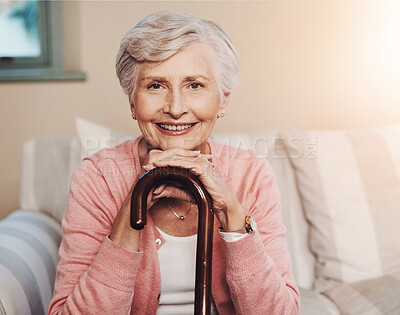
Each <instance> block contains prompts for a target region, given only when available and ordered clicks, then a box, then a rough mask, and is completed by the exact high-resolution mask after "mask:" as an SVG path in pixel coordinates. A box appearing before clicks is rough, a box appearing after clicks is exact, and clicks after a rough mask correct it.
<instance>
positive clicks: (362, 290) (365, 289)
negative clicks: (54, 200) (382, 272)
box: [322, 272, 400, 315]
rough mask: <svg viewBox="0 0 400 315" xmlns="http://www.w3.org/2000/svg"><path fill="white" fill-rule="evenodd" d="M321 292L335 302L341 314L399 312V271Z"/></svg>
mask: <svg viewBox="0 0 400 315" xmlns="http://www.w3.org/2000/svg"><path fill="white" fill-rule="evenodd" d="M322 294H323V295H325V296H327V297H328V298H329V299H331V300H332V301H334V302H335V303H336V305H337V307H338V308H339V309H340V311H341V314H354V315H359V314H370V315H389V314H393V315H395V314H400V272H397V273H394V274H391V275H386V276H383V277H379V278H377V279H371V280H364V281H360V282H356V283H352V284H342V285H340V286H337V287H334V288H331V289H329V290H327V291H325V292H322Z"/></svg>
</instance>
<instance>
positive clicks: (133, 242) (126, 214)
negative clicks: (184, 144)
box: [110, 149, 200, 251]
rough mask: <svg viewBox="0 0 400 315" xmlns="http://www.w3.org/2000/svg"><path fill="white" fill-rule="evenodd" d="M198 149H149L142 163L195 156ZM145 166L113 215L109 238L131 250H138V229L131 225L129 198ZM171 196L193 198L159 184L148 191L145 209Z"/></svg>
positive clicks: (145, 169) (186, 199)
mask: <svg viewBox="0 0 400 315" xmlns="http://www.w3.org/2000/svg"><path fill="white" fill-rule="evenodd" d="M199 155H200V152H199V151H187V150H182V149H173V150H168V151H161V150H151V151H150V152H149V153H148V154H147V157H146V159H145V161H144V163H142V165H153V164H154V163H155V162H156V161H158V160H162V159H169V158H171V157H174V156H187V157H196V156H199ZM148 170H149V169H148V168H146V167H142V169H141V170H140V172H139V174H138V176H137V178H136V180H135V183H134V184H133V185H132V187H131V190H130V191H129V193H128V195H127V196H126V198H125V200H124V202H123V204H122V206H121V208H120V210H119V211H118V214H117V216H116V217H115V220H114V223H113V226H112V229H111V233H110V239H111V240H112V241H113V242H114V243H116V244H118V245H119V246H121V247H124V248H126V249H128V250H131V251H138V250H139V241H140V231H137V230H134V229H132V227H131V221H130V220H131V199H132V192H133V189H134V187H135V185H136V183H137V181H138V180H139V178H140V177H141V176H142V175H143V174H144V173H146V172H147V171H148ZM163 197H171V198H177V199H182V200H185V201H189V202H193V198H192V196H191V195H190V194H188V193H187V192H186V191H185V190H182V189H179V188H178V187H173V186H165V185H160V186H159V187H157V188H155V189H154V188H153V189H152V190H151V191H150V193H149V198H148V200H147V209H150V208H151V207H152V206H153V205H154V204H155V203H156V202H157V201H158V200H159V199H160V198H163Z"/></svg>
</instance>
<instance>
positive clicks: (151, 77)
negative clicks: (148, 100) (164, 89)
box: [140, 76, 168, 82]
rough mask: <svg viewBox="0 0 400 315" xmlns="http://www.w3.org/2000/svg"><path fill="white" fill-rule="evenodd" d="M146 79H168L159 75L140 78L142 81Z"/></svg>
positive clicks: (162, 80) (161, 80)
mask: <svg viewBox="0 0 400 315" xmlns="http://www.w3.org/2000/svg"><path fill="white" fill-rule="evenodd" d="M145 80H152V81H160V82H165V81H168V80H167V78H164V77H157V76H149V77H143V78H141V79H140V81H145Z"/></svg>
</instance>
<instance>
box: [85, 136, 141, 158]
mask: <svg viewBox="0 0 400 315" xmlns="http://www.w3.org/2000/svg"><path fill="white" fill-rule="evenodd" d="M140 139H141V136H139V137H135V138H133V139H129V140H126V141H124V142H122V143H119V144H117V145H115V146H112V147H107V148H103V149H100V150H99V151H97V152H96V153H94V154H92V155H90V156H88V157H87V158H85V160H90V161H92V162H93V163H94V164H96V165H101V164H109V163H111V164H120V163H122V164H123V163H129V164H130V165H132V162H133V161H136V160H137V158H138V150H137V146H138V143H139V141H140Z"/></svg>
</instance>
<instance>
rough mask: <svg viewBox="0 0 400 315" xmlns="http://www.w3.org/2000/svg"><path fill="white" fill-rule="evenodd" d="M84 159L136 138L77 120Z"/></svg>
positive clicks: (81, 119) (83, 120) (76, 124)
mask: <svg viewBox="0 0 400 315" xmlns="http://www.w3.org/2000/svg"><path fill="white" fill-rule="evenodd" d="M75 126H76V132H77V134H78V139H79V143H80V145H81V157H82V159H84V158H86V157H88V156H90V155H92V154H94V153H96V152H97V151H99V150H101V149H103V148H111V147H113V146H116V145H118V144H120V143H122V142H124V141H127V140H131V139H133V138H134V137H135V136H134V135H130V134H127V133H124V132H120V131H116V130H112V129H110V128H107V127H104V126H102V125H99V124H96V123H94V122H91V121H88V120H86V119H83V118H75Z"/></svg>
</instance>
